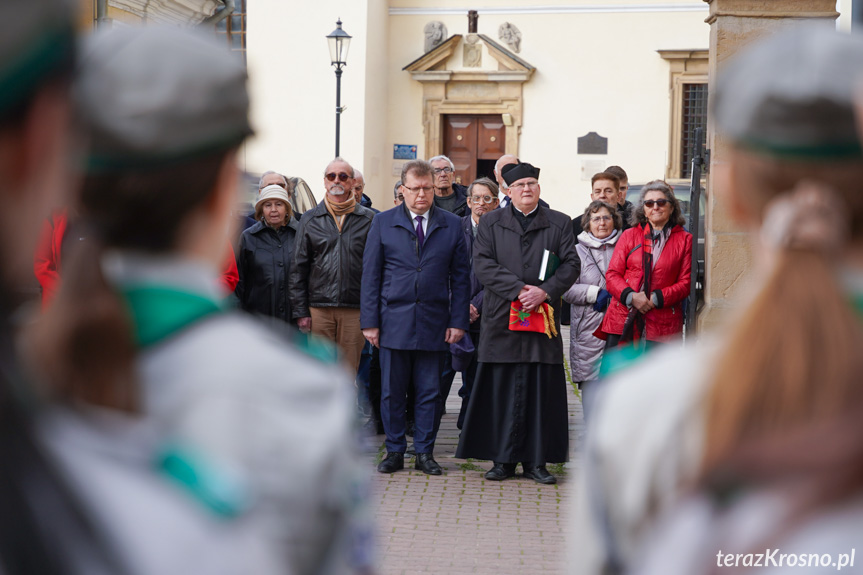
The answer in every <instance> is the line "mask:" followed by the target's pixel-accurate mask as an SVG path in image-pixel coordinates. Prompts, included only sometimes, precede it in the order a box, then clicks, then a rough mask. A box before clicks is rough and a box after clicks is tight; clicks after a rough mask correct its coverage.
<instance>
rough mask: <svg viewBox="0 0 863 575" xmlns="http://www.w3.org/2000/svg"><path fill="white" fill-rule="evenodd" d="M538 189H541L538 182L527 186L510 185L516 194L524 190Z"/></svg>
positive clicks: (529, 183)
mask: <svg viewBox="0 0 863 575" xmlns="http://www.w3.org/2000/svg"><path fill="white" fill-rule="evenodd" d="M538 187H539V182H537V181H533V182H528V183H526V184H510V185H509V189H510V190H514V191H516V192H517V191H519V190H522V189H524V188H531V189H536V188H538Z"/></svg>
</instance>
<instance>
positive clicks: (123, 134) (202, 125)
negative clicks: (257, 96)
mask: <svg viewBox="0 0 863 575" xmlns="http://www.w3.org/2000/svg"><path fill="white" fill-rule="evenodd" d="M75 100H76V105H77V106H78V109H79V111H80V113H81V115H82V117H83V118H84V121H85V122H84V123H85V127H86V131H87V135H88V136H89V157H88V160H87V164H88V166H87V167H88V170H89V171H91V172H101V171H121V170H139V169H149V168H154V167H159V166H163V165H167V164H170V163H176V162H182V161H183V160H187V159H191V158H194V157H198V156H202V155H205V154H208V153H213V152H217V151H219V150H227V149H229V148H231V147H234V146H236V145H239V144H240V143H241V142H242V141H243V139H245V137H246V136H248V135H249V134H251V133H252V129H251V126H250V124H249V95H248V92H247V91H246V69H245V66H244V65H243V63H242V61H241V60H240V59H239V58H238V57H237V56H236V54H233V53H231V52H229V51H228V49H227V47H226V46H225V45H223V44H221V43H217V42H216V41H215V39H214V38H213V37H212V35H211V34H209V35H208V34H206V33H205V32H203V31H199V30H195V29H182V28H175V27H162V26H144V27H125V28H117V29H113V30H110V31H107V32H97V33H96V34H94V35H93V37H92V38H90V39H89V41H88V42H87V43H86V44H85V46H84V50H83V53H82V58H81V71H80V74H79V79H78V82H77V84H76V87H75Z"/></svg>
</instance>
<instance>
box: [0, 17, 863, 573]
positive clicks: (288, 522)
mask: <svg viewBox="0 0 863 575" xmlns="http://www.w3.org/2000/svg"><path fill="white" fill-rule="evenodd" d="M10 2H13V3H14V4H15V10H16V13H18V14H19V15H20V18H19V20H18V21H17V22H16V25H15V26H14V27H10V26H5V27H4V30H5V31H6V32H7V33H6V34H3V35H0V84H2V86H4V91H3V93H4V94H5V96H4V97H3V98H0V201H2V205H3V208H4V209H3V210H0V217H3V218H4V224H5V225H4V226H2V227H0V228H2V229H0V233H2V236H0V238H2V239H0V242H2V244H0V247H2V250H0V253H2V257H3V269H2V271H3V274H2V277H0V289H2V292H3V297H2V298H0V303H2V311H3V314H2V319H3V322H2V331H0V356H2V370H0V435H2V436H0V469H2V472H0V477H2V481H0V572H4V573H7V572H8V573H39V574H48V575H52V574H55V573H57V574H61V573H64V574H65V573H70V574H78V573H141V574H150V573H168V574H170V573H181V572H189V571H194V572H206V573H225V574H234V573H248V572H254V573H261V574H268V573H299V574H304V573H305V574H318V573H320V574H329V573H360V574H363V573H372V572H373V570H374V558H373V557H372V553H371V551H372V547H373V545H372V538H373V525H372V521H371V519H370V513H369V511H368V508H367V500H368V497H367V489H368V479H367V474H366V473H364V469H363V466H362V464H361V461H360V460H359V459H358V453H360V451H361V450H360V448H359V447H358V445H357V437H356V435H357V434H356V429H355V428H356V410H357V402H358V398H359V403H360V404H363V403H365V402H368V406H369V409H368V411H367V414H368V417H369V419H368V422H367V428H368V429H369V430H371V431H372V432H373V433H381V432H382V433H383V434H384V435H385V447H386V455H385V457H384V458H383V460H382V461H381V462H380V463H379V464H378V466H377V471H379V472H381V473H394V472H397V471H399V470H401V469H403V468H404V466H405V458H406V456H407V455H408V454H409V453H411V451H410V449H411V448H412V453H413V454H414V455H415V457H414V461H413V465H414V467H415V469H417V470H420V471H422V472H423V473H425V474H427V475H432V476H434V475H441V474H442V473H443V471H442V469H441V466H440V465H439V464H438V463H437V462H436V461H435V458H434V449H435V442H436V439H437V434H438V430H439V428H440V423H441V418H442V416H443V414H444V411H445V400H446V397H447V396H448V395H449V393H450V389H451V386H452V383H453V381H454V376H455V373H456V372H461V374H462V388H461V389H460V390H459V395H460V397H461V398H462V404H461V408H460V411H459V414H458V419H457V425H458V428H459V429H461V434H460V437H459V443H458V447H457V452H456V456H457V457H460V458H474V459H480V460H487V461H490V462H492V466H491V468H490V469H488V470H487V471H486V473H485V474H484V477H485V479H486V480H489V481H503V480H507V479H510V478H512V477H514V476H516V473H517V466H518V465H519V464H521V466H522V475H521V476H522V477H523V478H525V479H529V480H533V481H535V482H537V483H539V484H554V483H556V481H557V478H556V477H555V476H554V475H552V474H551V473H550V472H549V470H548V468H547V464H549V463H558V462H564V461H567V460H568V458H569V455H570V451H571V450H570V445H569V439H568V438H569V416H568V413H567V399H566V385H567V383H566V373H565V366H564V361H565V360H564V353H563V338H562V336H561V316H562V315H563V306H564V302H566V303H568V304H570V305H571V313H570V316H569V317H570V320H569V322H570V368H571V374H572V379H573V381H574V382H575V383H577V384H578V385H579V387H580V388H581V391H582V397H583V401H584V405H585V414H586V417H587V420H588V424H589V431H588V435H587V443H586V445H585V446H584V448H583V449H582V453H583V455H584V466H583V469H582V471H581V476H580V479H579V481H577V482H576V486H577V489H578V506H577V508H576V510H575V513H574V520H573V521H574V531H575V532H574V534H573V538H572V544H571V545H570V548H571V549H573V555H572V560H571V563H570V564H571V565H572V570H573V572H574V573H627V572H637V573H645V574H654V573H663V574H674V573H681V574H683V573H686V574H697V573H705V574H706V573H712V572H714V571H715V570H716V567H717V566H718V567H722V566H723V565H722V564H721V561H722V558H721V557H720V558H719V559H718V560H719V561H720V564H717V563H715V562H714V559H715V557H716V552H717V551H720V555H722V553H723V552H725V553H732V554H735V553H737V554H741V553H743V554H745V553H747V552H750V553H751V552H752V550H756V549H760V548H762V547H764V546H765V545H772V546H785V547H784V549H785V551H787V552H788V553H791V554H795V556H796V557H798V559H800V558H802V557H803V556H804V553H809V552H810V551H811V552H812V553H817V554H820V555H822V556H823V555H824V554H836V555H837V557H840V558H839V561H840V562H841V561H842V560H843V559H841V554H842V553H845V552H846V550H847V551H848V552H850V550H851V549H853V547H854V545H855V544H856V541H857V540H858V539H859V537H858V538H855V537H857V536H859V521H860V517H861V516H863V511H861V509H863V502H861V496H860V493H861V486H863V479H861V478H863V475H861V473H860V469H861V466H860V461H861V460H863V459H861V457H863V453H861V445H863V437H861V434H860V426H859V423H858V422H859V416H860V413H861V405H863V395H861V391H860V389H861V388H860V386H859V385H857V384H856V378H857V374H859V373H860V370H861V367H863V366H861V365H860V359H858V358H859V357H861V356H860V354H859V348H860V345H861V344H863V330H861V325H860V318H859V314H860V309H861V301H863V296H861V295H860V294H861V292H863V288H861V283H863V281H861V276H863V272H861V265H860V261H861V258H860V250H861V248H860V238H859V237H858V236H859V234H860V230H861V229H863V226H861V225H860V222H859V221H858V219H860V218H863V202H861V199H860V198H861V197H863V196H861V195H860V194H859V193H858V190H857V188H858V187H859V185H860V181H861V176H863V147H861V143H860V142H861V139H860V136H859V135H858V132H857V131H856V130H855V124H854V121H855V116H854V98H855V96H856V94H857V90H858V81H859V80H860V79H861V77H863V41H861V40H860V39H858V38H855V37H851V36H848V35H842V34H838V33H835V32H828V31H826V30H823V29H813V30H803V31H800V30H792V31H788V32H785V33H780V34H777V35H776V36H775V37H773V38H772V39H770V40H768V41H767V42H765V43H763V44H760V45H756V46H755V47H754V48H752V49H751V52H750V54H749V55H748V57H747V58H740V59H738V61H737V62H735V63H733V64H732V65H729V68H728V71H727V72H726V73H725V74H724V75H723V77H722V78H721V81H720V84H719V90H718V92H717V94H716V95H715V96H714V110H715V117H716V120H717V122H718V123H719V125H720V129H721V130H723V132H724V133H726V134H727V135H728V137H729V141H730V142H731V143H732V151H731V156H730V157H731V162H730V165H729V168H728V170H729V174H728V182H729V190H730V194H731V200H730V201H731V202H732V203H733V205H734V207H735V213H736V214H737V215H738V217H739V218H740V220H741V222H742V224H743V225H745V226H747V227H748V228H750V229H751V230H752V231H753V232H755V236H756V237H757V238H758V241H757V243H756V244H754V251H755V252H756V255H757V256H758V257H760V258H762V259H761V260H759V261H762V262H763V269H764V271H765V272H766V274H767V277H766V278H765V279H764V280H763V282H762V285H761V288H760V292H759V293H758V295H757V296H756V297H754V298H753V299H752V300H751V301H750V302H749V303H748V307H747V308H746V309H745V312H743V313H741V314H740V315H739V317H738V318H737V319H736V320H735V321H734V322H732V327H733V329H731V331H730V332H729V333H728V334H725V337H720V336H714V338H713V339H710V338H705V339H704V340H702V341H699V342H697V343H696V344H692V345H687V347H686V348H682V347H680V346H677V345H671V343H670V342H673V341H675V340H677V339H678V338H679V337H680V336H681V335H682V331H683V325H684V321H683V320H684V314H685V313H687V312H688V311H691V310H687V308H686V305H685V301H686V299H687V297H688V296H689V293H690V288H691V283H690V271H691V267H690V266H691V259H692V249H693V239H692V236H691V234H690V233H689V232H688V231H687V230H686V228H685V223H686V222H685V220H684V217H683V214H682V212H681V207H680V203H679V202H678V200H677V198H676V197H675V194H674V190H673V188H672V187H671V186H669V184H668V183H666V182H664V181H662V180H654V181H651V182H649V183H647V184H645V185H643V186H642V187H641V190H640V194H639V197H638V200H637V201H636V202H635V203H632V202H629V201H627V198H626V191H627V189H628V186H629V182H628V177H627V174H626V172H625V171H624V170H623V169H622V168H620V167H619V166H609V167H608V168H606V169H605V170H603V171H602V172H600V173H597V174H596V175H594V176H593V178H592V179H591V190H590V193H589V195H590V203H589V205H588V206H587V208H586V209H585V211H584V212H583V213H582V214H580V215H578V217H576V218H570V217H569V216H568V215H566V214H563V213H562V212H560V211H557V210H554V209H552V208H551V207H550V206H549V205H548V204H547V203H546V202H545V201H543V200H542V199H541V198H540V196H541V186H540V169H539V168H538V167H536V166H534V165H532V164H530V163H528V162H525V161H522V160H521V159H519V158H518V157H516V156H513V155H505V156H502V157H501V158H500V159H499V160H498V161H497V162H496V164H495V166H494V172H493V176H494V179H492V178H487V177H483V178H479V179H477V180H476V181H474V182H472V183H471V184H470V185H469V186H463V185H461V184H460V183H457V182H455V181H454V180H455V166H454V165H453V162H452V161H451V160H450V159H449V158H447V157H446V156H435V157H433V158H430V159H429V160H428V161H424V160H412V161H408V162H406V163H405V164H404V166H403V167H402V171H401V175H400V176H401V177H400V180H399V181H398V182H397V183H396V185H395V187H394V190H393V204H394V205H393V207H392V208H390V209H387V210H384V211H378V210H376V209H374V208H372V207H371V200H370V199H369V197H368V196H367V195H365V193H364V191H365V184H364V180H363V176H362V173H361V172H360V171H359V170H357V169H356V168H354V167H353V166H351V164H350V163H349V162H348V161H346V160H345V159H344V158H335V159H333V160H332V161H331V162H330V163H329V164H328V165H327V166H326V168H325V169H324V172H323V186H324V188H325V190H326V193H325V195H324V197H323V199H322V200H321V201H320V203H319V204H318V205H317V206H315V207H313V208H311V209H309V210H307V211H306V212H305V213H303V214H299V213H295V211H294V206H295V203H294V202H293V201H292V194H293V193H294V190H293V189H292V188H291V184H290V179H289V178H287V177H285V176H284V175H282V174H279V173H276V172H272V171H270V172H266V173H264V174H263V175H262V176H261V179H260V183H259V189H258V195H257V198H256V201H255V205H254V211H253V213H252V214H248V215H247V214H240V217H239V218H238V215H237V214H236V213H235V211H234V202H235V199H236V196H237V185H238V181H239V172H238V167H237V152H238V149H239V147H240V145H241V144H242V143H243V141H244V140H245V138H246V137H248V136H249V135H250V134H252V133H253V130H252V126H251V125H250V123H249V114H248V112H249V97H248V93H247V89H246V70H245V67H244V66H243V64H242V63H241V62H240V61H239V60H235V59H232V58H227V57H226V58H224V59H219V58H213V57H212V55H213V53H214V51H215V50H218V49H220V48H218V47H217V45H216V44H215V43H214V40H213V39H212V38H211V37H208V36H207V35H205V34H199V33H196V32H192V31H188V30H180V29H174V28H161V27H146V28H135V27H124V28H118V29H114V30H111V31H108V32H99V33H96V34H94V35H93V36H92V37H91V38H89V39H88V40H87V41H86V42H84V43H83V44H81V47H80V53H77V54H76V42H75V39H74V34H73V27H72V22H73V20H72V14H71V13H69V12H68V11H66V7H65V4H64V2H63V1H62V0H10ZM154 61H155V62H169V61H170V62H171V65H170V66H163V65H159V66H154V65H151V63H152V62H154ZM835 62H842V63H843V66H842V67H836V66H832V65H829V64H832V63H835ZM22 70H27V71H28V72H27V73H26V74H25V73H23V72H22ZM801 70H804V71H806V74H801V73H799V72H800V71H801ZM767 72H769V73H767ZM12 87H14V88H15V89H14V90H13V89H12ZM108 93H110V94H111V97H110V98H105V97H104V95H105V94H108ZM180 101H183V102H186V105H185V106H183V107H181V108H178V107H177V105H176V104H177V102H180ZM858 117H859V116H858ZM73 118H74V119H75V123H74V124H73V123H72V119H73ZM118 119H122V121H120V120H118ZM860 124H861V128H863V121H861V122H860ZM73 141H74V142H76V143H78V146H79V147H82V148H81V149H79V150H78V153H77V154H76V155H75V156H73V155H72V154H71V149H72V142H73ZM73 157H76V158H78V159H79V160H80V165H77V166H73V165H72V163H71V162H70V160H71V159H72V158H73ZM52 206H64V207H63V208H62V209H56V210H55V211H54V212H50V213H49V210H50V208H51V207H52ZM45 216H48V217H47V219H46V218H45ZM238 220H240V221H242V222H244V223H243V224H242V225H241V227H242V231H241V232H240V233H239V235H236V234H233V235H232V233H231V229H232V227H233V226H235V225H236V222H237V221H238ZM22 248H23V251H24V255H25V256H26V257H22V256H21V252H22ZM34 254H35V257H34ZM31 270H33V271H35V272H36V275H37V277H38V278H39V280H40V282H41V283H42V286H43V292H42V293H43V299H42V310H41V312H40V313H39V314H38V317H36V318H33V319H30V318H28V319H27V321H26V322H25V323H23V324H22V321H21V315H20V309H21V301H20V299H21V298H20V297H19V294H18V293H17V292H16V290H15V286H16V285H18V284H20V282H21V281H23V278H25V277H26V276H27V274H28V272H30V271H31ZM633 351H634V352H635V353H634V354H633V353H632V352H633ZM624 352H626V353H624ZM648 352H649V353H648ZM624 355H625V356H626V357H627V359H626V361H621V360H620V359H617V358H619V357H622V356H624ZM633 358H635V359H633ZM627 362H628V363H629V364H630V368H629V369H626V370H623V369H621V365H623V364H624V363H627ZM633 362H634V363H635V365H634V367H632V366H631V364H632V363H633ZM816 382H817V384H818V386H819V389H818V392H817V393H814V392H813V386H814V384H815V383H816ZM355 386H356V387H359V390H357V389H355ZM408 436H412V437H413V444H412V446H409V444H408V441H407V437H408ZM827 444H829V445H830V448H828V449H824V448H823V447H824V446H825V445H827ZM801 447H802V448H803V449H801ZM681 540H684V541H687V542H688V544H687V545H685V546H684V548H685V549H684V550H685V553H684V552H681V546H680V541H681ZM178 542H182V544H178ZM806 545H815V546H816V547H813V548H811V549H807V548H806ZM818 545H820V547H817V546H818ZM714 547H715V549H714ZM734 556H735V557H739V555H734ZM672 558H673V560H672ZM800 560H802V559H800ZM807 560H809V559H807ZM818 560H819V561H820V560H821V557H819V558H818ZM738 561H739V559H738ZM795 561H797V559H795ZM851 563H852V566H853V558H852V559H851ZM822 565H823V564H822ZM725 566H728V565H727V564H725ZM744 566H746V565H745V564H744ZM789 566H790V567H793V565H790V564H789Z"/></svg>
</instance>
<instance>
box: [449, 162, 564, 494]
mask: <svg viewBox="0 0 863 575" xmlns="http://www.w3.org/2000/svg"><path fill="white" fill-rule="evenodd" d="M502 176H503V179H504V180H505V181H506V182H507V184H508V185H509V190H510V192H511V196H510V197H511V198H512V202H511V204H510V205H509V206H507V207H506V208H503V209H500V210H493V211H491V212H489V213H487V214H485V215H484V216H483V217H482V218H481V219H480V222H479V227H478V228H477V235H476V241H475V243H474V253H473V265H474V273H475V274H476V277H477V279H478V280H479V281H480V282H481V283H482V284H483V285H484V286H485V299H484V302H483V316H482V322H483V323H482V329H481V331H480V338H479V368H478V370H477V374H476V379H475V381H474V389H473V392H472V393H471V397H470V403H469V405H468V410H467V416H466V418H465V422H464V428H463V429H462V433H461V438H460V440H459V445H458V450H457V452H456V457H461V458H468V457H473V458H476V459H490V460H492V461H494V467H493V468H492V469H491V470H490V471H489V472H488V473H486V474H485V478H486V479H489V480H493V481H500V480H503V479H506V478H508V477H512V476H514V475H515V469H516V465H517V464H518V463H521V464H522V467H523V469H524V477H525V478H528V479H533V480H535V481H537V482H538V483H545V484H552V483H555V482H556V481H557V480H556V479H555V477H554V476H553V475H551V474H550V473H549V472H548V470H547V469H546V467H545V465H546V463H558V462H563V461H566V460H567V456H568V452H569V425H568V420H567V403H566V375H565V373H564V367H563V359H564V358H563V342H562V340H561V337H560V318H559V310H560V304H561V301H560V298H561V295H562V294H563V292H565V291H566V290H567V289H569V287H570V286H571V285H572V284H573V283H574V282H575V280H576V278H577V277H578V274H579V271H580V267H581V265H580V262H579V259H578V255H577V253H576V251H575V240H574V239H573V236H572V223H571V221H570V219H569V217H568V216H567V215H566V214H562V213H560V212H557V211H555V210H551V209H549V208H545V207H543V206H541V205H539V194H540V187H539V168H535V167H534V166H532V165H530V164H527V163H519V164H510V165H508V166H504V168H503V170H502ZM546 250H548V251H549V252H550V254H553V256H556V258H557V259H559V260H560V265H559V267H558V268H557V269H556V270H555V271H554V272H553V274H552V275H551V276H550V277H549V276H548V274H547V275H546V279H545V280H544V281H543V280H540V267H541V266H542V263H543V254H544V252H545V251H546ZM550 259H555V258H553V257H551V258H550ZM519 304H520V305H519ZM544 304H548V305H547V306H546V305H544ZM519 307H521V310H520V311H521V314H522V315H520V316H519V314H518V311H513V309H514V308H516V310H517V308H519ZM549 308H550V310H549ZM542 311H545V312H546V314H545V317H546V318H548V319H550V320H551V321H550V322H548V323H547V325H546V329H545V332H543V333H540V332H533V331H514V330H513V329H512V328H516V327H518V325H517V324H522V323H523V324H524V325H526V324H527V322H526V321H525V322H521V321H518V320H519V318H522V319H524V318H525V315H526V313H527V312H531V313H539V312H542ZM548 311H551V312H552V313H548ZM511 314H513V319H511ZM551 315H553V318H551V317H550V316H551ZM534 319H535V318H534ZM511 321H512V322H513V325H510V322H511ZM541 323H542V322H541V321H540V324H541Z"/></svg>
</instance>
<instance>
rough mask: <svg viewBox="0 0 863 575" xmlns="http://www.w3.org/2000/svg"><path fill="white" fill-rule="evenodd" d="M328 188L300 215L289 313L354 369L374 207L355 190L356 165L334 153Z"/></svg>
mask: <svg viewBox="0 0 863 575" xmlns="http://www.w3.org/2000/svg"><path fill="white" fill-rule="evenodd" d="M324 187H325V188H326V190H327V193H326V194H325V195H324V199H323V200H321V202H320V203H319V204H318V205H317V206H316V207H315V208H314V209H311V210H309V211H307V212H306V213H305V214H303V219H302V220H301V221H300V231H299V232H297V238H296V241H295V247H294V257H293V259H292V261H291V271H290V279H289V282H288V284H289V287H288V289H289V294H290V298H291V307H292V308H293V312H292V314H293V317H294V318H295V319H296V320H297V326H298V327H299V328H300V330H301V331H304V332H309V331H311V332H312V333H315V334H317V335H322V336H324V337H326V338H327V339H329V340H331V341H333V342H335V343H336V344H337V345H338V346H339V348H340V351H341V353H342V357H343V359H344V361H345V364H346V365H347V367H348V368H349V369H350V370H351V371H352V373H356V371H357V367H359V363H360V356H361V354H362V351H363V346H364V345H365V338H364V337H363V334H362V330H361V329H360V283H361V280H362V275H363V250H364V249H365V246H366V235H367V234H368V232H369V227H370V226H371V224H372V218H373V217H374V215H375V214H374V212H373V211H371V210H370V209H368V208H364V207H363V206H361V205H360V204H359V202H357V201H356V198H355V196H354V194H353V188H354V169H353V168H352V167H351V165H350V164H349V163H347V162H346V161H345V160H343V159H342V158H336V159H334V160H333V161H332V162H330V163H329V165H328V166H327V169H326V170H324Z"/></svg>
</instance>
